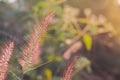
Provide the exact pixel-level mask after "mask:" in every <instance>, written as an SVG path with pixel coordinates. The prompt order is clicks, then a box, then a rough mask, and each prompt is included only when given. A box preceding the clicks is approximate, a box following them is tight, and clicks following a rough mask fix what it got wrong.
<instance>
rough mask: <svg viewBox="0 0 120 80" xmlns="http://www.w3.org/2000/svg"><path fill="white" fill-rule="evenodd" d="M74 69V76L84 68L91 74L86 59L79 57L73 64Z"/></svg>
mask: <svg viewBox="0 0 120 80" xmlns="http://www.w3.org/2000/svg"><path fill="white" fill-rule="evenodd" d="M75 68H76V70H75V73H74V74H77V73H78V72H79V71H81V70H83V69H84V68H86V69H87V70H88V72H91V67H90V61H89V60H88V59H87V58H86V57H80V58H79V59H78V60H77V62H76V64H75Z"/></svg>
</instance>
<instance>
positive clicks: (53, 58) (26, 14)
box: [0, 0, 115, 80]
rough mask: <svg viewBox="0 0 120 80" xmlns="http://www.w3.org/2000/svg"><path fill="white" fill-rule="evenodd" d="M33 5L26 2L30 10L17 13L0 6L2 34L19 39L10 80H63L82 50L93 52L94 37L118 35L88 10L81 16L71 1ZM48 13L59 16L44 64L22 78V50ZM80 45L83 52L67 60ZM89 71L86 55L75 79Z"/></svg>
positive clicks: (46, 44)
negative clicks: (104, 34) (20, 48)
mask: <svg viewBox="0 0 120 80" xmlns="http://www.w3.org/2000/svg"><path fill="white" fill-rule="evenodd" d="M32 2H34V1H31V0H30V2H29V1H28V0H25V3H24V4H27V5H26V6H27V8H26V9H25V10H23V11H20V10H19V9H18V10H16V9H14V8H13V7H12V6H11V5H10V4H7V3H5V2H0V31H6V32H7V31H8V33H7V34H9V35H12V36H17V37H16V38H17V39H16V38H15V41H16V42H17V50H16V51H15V56H14V58H13V60H12V61H11V65H10V69H9V75H8V80H23V79H22V78H23V77H24V80H60V79H61V78H62V74H63V72H64V71H63V70H64V69H65V68H66V67H67V66H66V65H67V64H68V63H70V61H71V59H72V58H74V56H80V53H81V52H80V51H81V50H82V49H83V48H85V50H86V51H91V50H92V44H93V42H92V41H93V36H97V35H98V34H101V33H106V32H113V33H114V32H115V31H114V29H113V27H112V25H111V24H110V23H109V22H107V20H106V18H105V17H104V16H103V15H98V16H96V15H95V14H93V13H92V10H91V9H89V8H86V9H85V10H84V11H83V12H82V13H83V14H81V12H80V9H79V8H77V7H72V6H70V5H68V4H67V3H68V0H40V1H37V0H35V2H34V5H33V4H32ZM31 6H32V7H31ZM29 9H30V10H29ZM49 12H55V15H56V16H55V18H54V19H53V20H52V25H51V26H50V27H49V30H48V33H46V34H45V35H44V37H45V39H44V40H43V42H42V45H43V47H42V53H43V54H42V56H40V58H41V62H42V63H41V64H40V65H39V66H36V67H34V68H31V69H29V71H27V73H25V74H22V71H21V68H20V65H19V64H18V62H17V60H16V58H17V57H18V56H19V55H21V51H20V50H19V47H21V46H23V45H24V44H25V42H26V41H27V39H28V38H29V33H31V32H32V26H33V25H34V24H35V22H36V21H37V20H39V19H40V18H42V17H43V16H44V15H45V14H47V13H49ZM13 24H14V25H13ZM101 25H102V26H101ZM0 35H1V34H0ZM9 35H8V36H9ZM4 36H5V35H4ZM10 38H11V37H10ZM77 41H80V42H81V43H82V48H80V49H79V50H73V51H71V50H70V53H69V54H71V52H72V53H76V54H71V55H73V56H72V57H71V58H70V59H69V60H66V59H65V58H64V57H63V54H64V53H65V51H66V50H67V49H68V50H69V47H71V46H72V45H73V44H74V43H75V42H77ZM84 46H85V47H84ZM13 67H15V68H13ZM86 68H87V70H88V72H91V64H90V60H89V59H87V57H85V55H84V56H82V57H80V58H79V59H78V61H77V62H76V65H75V71H74V72H75V75H74V76H73V78H74V77H76V76H79V73H80V72H81V71H82V70H84V69H86ZM76 71H77V72H76ZM74 80H79V78H78V77H76V78H74Z"/></svg>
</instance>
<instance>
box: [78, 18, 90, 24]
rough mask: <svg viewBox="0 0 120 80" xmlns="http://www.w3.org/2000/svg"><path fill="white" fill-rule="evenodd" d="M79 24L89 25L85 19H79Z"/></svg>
mask: <svg viewBox="0 0 120 80" xmlns="http://www.w3.org/2000/svg"><path fill="white" fill-rule="evenodd" d="M79 22H80V23H85V24H89V21H88V20H87V19H86V18H80V19H79Z"/></svg>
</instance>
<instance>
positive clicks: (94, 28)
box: [90, 25, 98, 33]
mask: <svg viewBox="0 0 120 80" xmlns="http://www.w3.org/2000/svg"><path fill="white" fill-rule="evenodd" d="M97 29H98V27H97V26H96V25H91V27H90V31H91V32H92V33H96V32H97Z"/></svg>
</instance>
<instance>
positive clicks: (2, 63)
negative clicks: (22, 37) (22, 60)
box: [0, 42, 14, 80]
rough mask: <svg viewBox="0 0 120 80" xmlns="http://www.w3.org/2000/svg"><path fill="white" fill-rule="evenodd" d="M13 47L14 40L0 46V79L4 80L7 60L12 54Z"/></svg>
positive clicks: (7, 64)
mask: <svg viewBox="0 0 120 80" xmlns="http://www.w3.org/2000/svg"><path fill="white" fill-rule="evenodd" d="M13 48H14V42H8V43H7V44H5V46H4V47H1V55H0V80H5V78H6V74H7V70H8V66H9V63H8V62H9V61H10V58H11V56H12V52H13Z"/></svg>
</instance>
